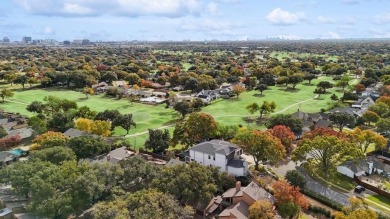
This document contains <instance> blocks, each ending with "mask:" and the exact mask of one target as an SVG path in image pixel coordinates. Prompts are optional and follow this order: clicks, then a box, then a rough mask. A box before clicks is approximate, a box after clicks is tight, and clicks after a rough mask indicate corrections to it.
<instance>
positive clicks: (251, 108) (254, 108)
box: [246, 103, 260, 114]
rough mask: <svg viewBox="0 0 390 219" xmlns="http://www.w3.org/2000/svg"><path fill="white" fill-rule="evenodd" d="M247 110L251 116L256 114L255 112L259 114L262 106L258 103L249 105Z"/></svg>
mask: <svg viewBox="0 0 390 219" xmlns="http://www.w3.org/2000/svg"><path fill="white" fill-rule="evenodd" d="M246 109H247V110H248V111H249V113H250V114H254V113H255V112H257V111H258V110H259V109H260V106H259V104H257V103H252V104H249V105H248V106H247V107H246Z"/></svg>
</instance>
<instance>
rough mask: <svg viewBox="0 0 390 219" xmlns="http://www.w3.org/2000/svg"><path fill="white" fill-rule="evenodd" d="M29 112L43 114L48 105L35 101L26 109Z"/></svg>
mask: <svg viewBox="0 0 390 219" xmlns="http://www.w3.org/2000/svg"><path fill="white" fill-rule="evenodd" d="M26 109H27V111H29V112H33V113H39V114H41V113H43V112H44V111H45V109H46V105H45V104H44V103H42V102H41V101H36V100H34V101H33V102H31V103H30V104H29V105H27V107H26Z"/></svg>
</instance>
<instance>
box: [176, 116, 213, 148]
mask: <svg viewBox="0 0 390 219" xmlns="http://www.w3.org/2000/svg"><path fill="white" fill-rule="evenodd" d="M217 131H218V123H217V122H216V121H215V119H214V118H213V117H212V116H211V115H209V114H206V113H191V115H190V116H189V117H188V119H187V120H186V121H185V122H183V123H178V124H177V125H176V127H175V130H174V132H173V138H172V142H173V144H177V143H179V142H180V143H182V144H184V145H186V146H192V145H194V144H196V143H199V142H202V141H207V140H208V139H210V138H213V137H215V136H216V134H217Z"/></svg>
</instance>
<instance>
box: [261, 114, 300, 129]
mask: <svg viewBox="0 0 390 219" xmlns="http://www.w3.org/2000/svg"><path fill="white" fill-rule="evenodd" d="M277 125H284V126H286V127H288V128H290V129H291V131H293V132H294V133H298V132H301V131H302V127H303V124H302V121H301V120H300V119H298V118H296V117H294V116H292V115H289V114H278V115H276V116H273V117H272V118H270V119H269V120H268V122H267V128H269V129H271V128H273V127H274V126H277Z"/></svg>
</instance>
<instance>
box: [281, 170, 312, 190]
mask: <svg viewBox="0 0 390 219" xmlns="http://www.w3.org/2000/svg"><path fill="white" fill-rule="evenodd" d="M284 178H286V180H287V181H288V182H289V183H290V184H291V185H293V186H298V187H299V188H301V189H304V188H305V186H306V182H307V181H306V179H305V177H304V176H303V175H302V174H301V173H300V172H299V171H298V170H289V171H287V172H286V175H285V176H284Z"/></svg>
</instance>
